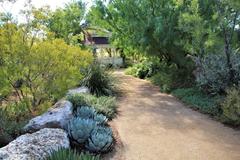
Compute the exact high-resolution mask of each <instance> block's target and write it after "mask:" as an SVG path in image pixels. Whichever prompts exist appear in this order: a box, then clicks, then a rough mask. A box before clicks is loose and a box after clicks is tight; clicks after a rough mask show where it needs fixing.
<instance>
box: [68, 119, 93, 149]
mask: <svg viewBox="0 0 240 160" xmlns="http://www.w3.org/2000/svg"><path fill="white" fill-rule="evenodd" d="M95 127H96V122H95V121H94V120H92V119H82V118H80V117H75V118H73V119H71V120H70V122H69V124H68V134H69V136H70V138H71V139H73V140H74V141H75V142H77V143H79V144H81V143H84V142H85V141H86V140H87V139H88V138H89V137H90V134H91V132H92V131H93V129H94V128H95Z"/></svg>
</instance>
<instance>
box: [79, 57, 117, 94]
mask: <svg viewBox="0 0 240 160" xmlns="http://www.w3.org/2000/svg"><path fill="white" fill-rule="evenodd" d="M80 85H81V86H86V87H88V88H89V90H90V92H91V93H92V94H94V95H96V96H109V95H113V93H114V90H115V88H114V78H113V77H112V75H111V74H110V73H109V71H107V70H106V69H105V68H104V67H102V66H101V65H100V64H99V63H97V62H94V63H93V64H92V65H91V66H90V67H89V68H88V69H87V71H86V74H85V76H84V78H83V80H82V81H81V82H80Z"/></svg>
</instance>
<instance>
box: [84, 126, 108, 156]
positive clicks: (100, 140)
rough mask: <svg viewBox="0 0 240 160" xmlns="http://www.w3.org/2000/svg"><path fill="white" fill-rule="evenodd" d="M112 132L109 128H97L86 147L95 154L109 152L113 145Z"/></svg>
mask: <svg viewBox="0 0 240 160" xmlns="http://www.w3.org/2000/svg"><path fill="white" fill-rule="evenodd" d="M112 137H113V134H112V130H111V129H110V128H108V127H102V126H97V127H96V128H95V129H94V130H93V131H92V133H91V136H90V137H89V138H88V142H87V143H86V144H85V147H86V148H87V149H88V150H89V151H91V152H95V153H100V152H106V151H108V150H109V149H110V148H111V146H112V143H113V138H112Z"/></svg>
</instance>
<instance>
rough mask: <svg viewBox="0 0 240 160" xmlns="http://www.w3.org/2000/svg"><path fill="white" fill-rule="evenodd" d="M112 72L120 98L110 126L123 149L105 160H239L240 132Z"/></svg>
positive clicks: (131, 78)
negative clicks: (118, 86) (116, 116)
mask: <svg viewBox="0 0 240 160" xmlns="http://www.w3.org/2000/svg"><path fill="white" fill-rule="evenodd" d="M115 74H116V76H117V78H118V79H119V82H120V89H121V91H122V95H121V96H120V97H119V100H118V105H119V116H118V118H116V119H115V120H114V121H113V125H114V126H115V127H116V128H117V130H118V133H119V136H120V138H121V141H122V145H123V147H122V149H119V150H118V151H117V152H116V153H114V155H113V156H112V157H111V158H109V159H112V160H118V159H126V160H240V131H237V130H234V129H231V128H229V127H226V126H224V125H223V124H221V123H219V122H216V121H214V120H212V119H211V118H209V117H208V116H206V115H203V114H201V113H198V112H197V111H193V110H191V109H189V108H188V107H186V106H184V105H183V104H182V103H181V102H180V101H178V100H177V99H176V98H174V97H172V96H170V95H167V94H162V93H160V92H159V89H158V88H157V87H155V86H153V85H151V84H150V83H149V82H147V81H144V80H140V79H137V78H133V77H131V76H126V75H124V74H123V72H121V71H118V72H116V73H115ZM120 157H121V158H120Z"/></svg>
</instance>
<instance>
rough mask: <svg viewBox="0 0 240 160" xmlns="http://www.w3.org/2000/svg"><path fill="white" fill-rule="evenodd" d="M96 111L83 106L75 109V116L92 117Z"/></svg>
mask: <svg viewBox="0 0 240 160" xmlns="http://www.w3.org/2000/svg"><path fill="white" fill-rule="evenodd" d="M96 114H97V113H96V111H95V109H94V108H92V107H88V106H83V107H81V108H78V109H77V112H76V116H77V117H79V118H82V119H94V117H95V116H96Z"/></svg>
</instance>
